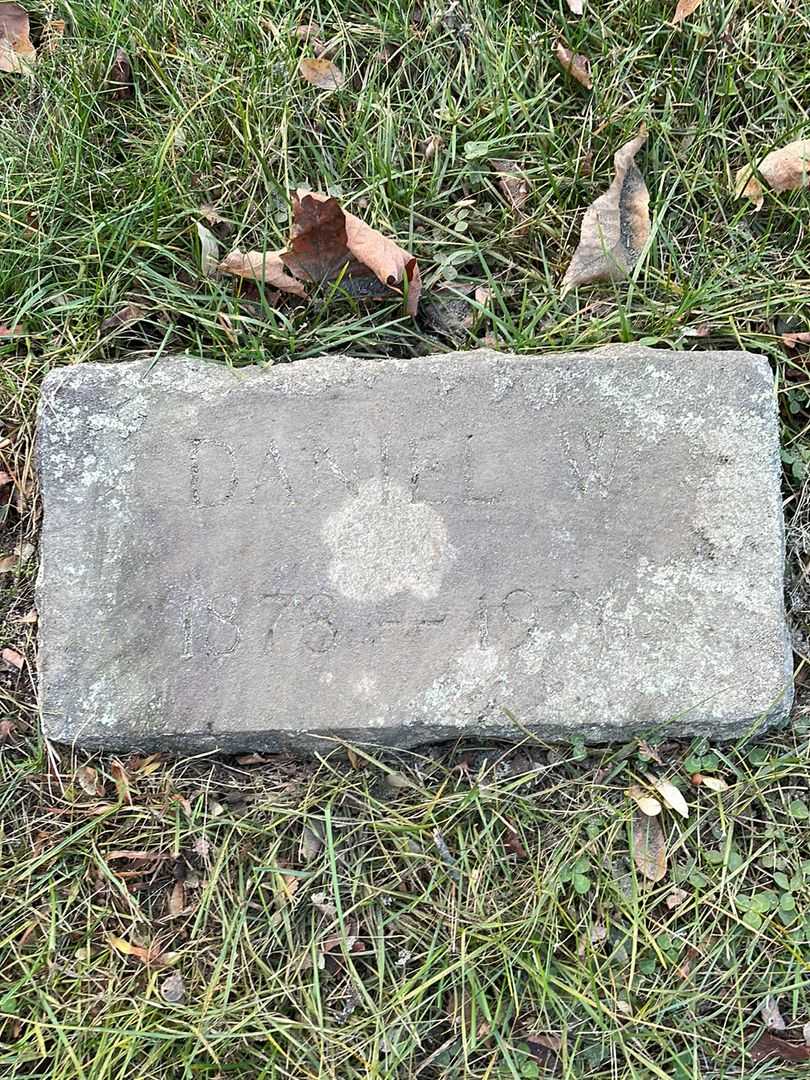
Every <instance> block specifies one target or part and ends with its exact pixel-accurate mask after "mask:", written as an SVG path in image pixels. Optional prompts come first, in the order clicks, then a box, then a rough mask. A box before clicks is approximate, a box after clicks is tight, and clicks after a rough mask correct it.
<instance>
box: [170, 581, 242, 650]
mask: <svg viewBox="0 0 810 1080" xmlns="http://www.w3.org/2000/svg"><path fill="white" fill-rule="evenodd" d="M238 608H239V604H238V601H237V599H236V597H235V596H227V597H225V596H223V597H214V598H213V599H212V600H202V599H196V598H189V599H188V600H187V601H186V603H185V605H184V608H183V614H182V628H183V654H182V658H183V659H184V660H191V659H192V658H193V657H195V656H211V657H215V656H231V655H233V654H234V653H235V652H236V651H237V650H238V648H239V646H240V645H241V643H242V629H241V627H240V626H239V624H238V623H237V621H236V613H237V611H238ZM227 609H229V610H227Z"/></svg>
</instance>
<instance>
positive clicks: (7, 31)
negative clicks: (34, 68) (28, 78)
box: [0, 4, 37, 75]
mask: <svg viewBox="0 0 810 1080" xmlns="http://www.w3.org/2000/svg"><path fill="white" fill-rule="evenodd" d="M30 32H31V26H30V24H29V22H28V13H27V11H26V10H25V8H22V7H20V5H19V4H0V71H7V72H9V73H12V74H14V75H29V74H30V73H31V65H32V64H33V63H35V61H36V58H37V51H36V49H35V48H34V46H33V45H32V43H31V38H30V37H29V34H30Z"/></svg>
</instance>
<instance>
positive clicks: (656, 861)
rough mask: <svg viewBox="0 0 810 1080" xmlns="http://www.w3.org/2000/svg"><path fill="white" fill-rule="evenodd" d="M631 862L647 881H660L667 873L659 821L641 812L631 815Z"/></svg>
mask: <svg viewBox="0 0 810 1080" xmlns="http://www.w3.org/2000/svg"><path fill="white" fill-rule="evenodd" d="M633 862H634V863H635V864H636V869H637V870H638V872H639V873H640V874H641V875H642V876H643V877H645V878H647V879H648V880H649V881H661V879H662V878H664V877H666V873H667V844H666V839H665V837H664V830H663V829H662V828H661V821H660V819H659V818H657V817H648V816H647V815H646V814H643V813H642V812H641V810H637V811H636V812H635V814H634V815H633Z"/></svg>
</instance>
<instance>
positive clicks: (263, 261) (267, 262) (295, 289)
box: [217, 249, 307, 297]
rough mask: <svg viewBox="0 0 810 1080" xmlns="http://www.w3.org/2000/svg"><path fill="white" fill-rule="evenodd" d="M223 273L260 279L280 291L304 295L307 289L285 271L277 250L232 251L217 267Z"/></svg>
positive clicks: (253, 279)
mask: <svg viewBox="0 0 810 1080" xmlns="http://www.w3.org/2000/svg"><path fill="white" fill-rule="evenodd" d="M217 269H218V270H220V271H221V272H222V273H223V274H231V275H233V276H234V277H241V278H247V279H248V280H250V281H260V282H261V283H262V284H263V285H269V286H270V288H272V289H278V290H279V291H280V292H286V293H292V294H293V295H294V296H301V297H305V296H306V295H307V291H306V289H305V288H304V286H303V285H302V284H301V282H300V281H296V279H295V278H294V277H292V276H291V275H290V274H288V273H287V271H286V269H285V268H284V263H283V262H282V261H281V252H278V251H245V252H242V251H239V250H238V249H237V250H235V251H232V252H231V253H230V255H226V256H225V258H224V259H223V260H222V262H221V263H220V264H219V266H218V267H217Z"/></svg>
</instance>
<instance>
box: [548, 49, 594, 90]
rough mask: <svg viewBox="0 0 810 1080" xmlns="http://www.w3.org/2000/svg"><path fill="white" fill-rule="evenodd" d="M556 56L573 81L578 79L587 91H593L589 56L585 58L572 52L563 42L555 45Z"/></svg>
mask: <svg viewBox="0 0 810 1080" xmlns="http://www.w3.org/2000/svg"><path fill="white" fill-rule="evenodd" d="M554 55H555V56H556V57H557V60H558V61H559V63H560V67H562V69H563V71H566V72H568V74H569V75H570V76H571V78H572V79H576V80H577V82H578V83H579V84H580V85H581V86H584V87H585V89H586V90H592V89H593V82H592V81H591V62H590V60H589V59H588V57H587V56H583V55H582V53H575V52H572V51H571V49H569V48H568V47H567V46H566V45H563V43H562V42H561V41H558V42H557V43H556V44H555V46H554Z"/></svg>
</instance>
